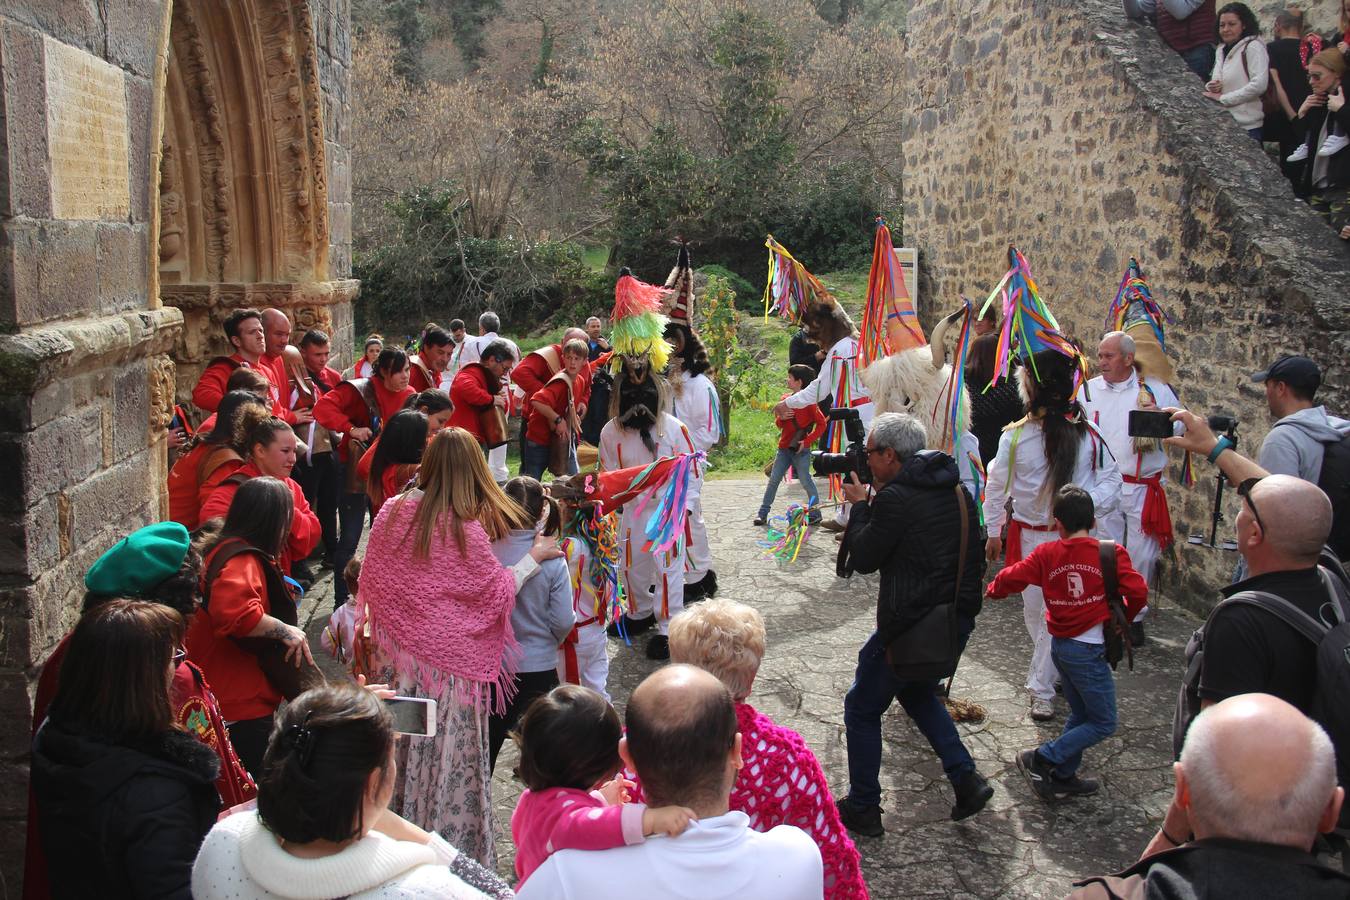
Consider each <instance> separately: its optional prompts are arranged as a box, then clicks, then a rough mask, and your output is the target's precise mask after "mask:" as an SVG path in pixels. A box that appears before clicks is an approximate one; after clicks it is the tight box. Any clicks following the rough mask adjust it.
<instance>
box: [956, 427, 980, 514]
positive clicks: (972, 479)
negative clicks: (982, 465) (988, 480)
mask: <svg viewBox="0 0 1350 900" xmlns="http://www.w3.org/2000/svg"><path fill="white" fill-rule="evenodd" d="M955 451H956V452H955V453H953V454H952V455H953V456H955V457H956V470H957V472H959V473H960V476H961V483H962V484H964V485H965V486H966V490H968V491H970V498H971V499H972V500H974V501H975V502H976V503H979V502H980V489H981V487H982V485H981V483H980V482H981V481H982V480H983V479H981V478H980V473H979V471H978V470H977V469H975V468H974V466H973V465H972V463H971V457H974V459H975V462H979V460H980V441H979V439H978V438H976V437H975V435H973V434H971V433H970V432H969V431H965V432H962V433H961V440H959V441H957V442H956V448H955Z"/></svg>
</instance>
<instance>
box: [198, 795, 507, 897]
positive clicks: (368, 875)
mask: <svg viewBox="0 0 1350 900" xmlns="http://www.w3.org/2000/svg"><path fill="white" fill-rule="evenodd" d="M458 855H459V851H457V850H456V849H455V848H454V847H451V846H450V845H449V844H447V843H446V842H445V841H444V840H442V839H441V838H440V837H439V836H436V835H433V836H432V838H431V843H429V844H414V843H411V842H409V841H396V840H394V839H393V838H391V837H388V836H386V835H383V834H380V833H378V832H374V831H372V832H370V833H369V834H367V835H366V836H365V837H363V838H362V839H361V840H359V841H357V842H356V843H355V844H352V845H351V846H350V847H348V848H347V849H345V850H343V851H342V852H341V853H339V854H337V855H336V856H328V857H324V858H323V859H300V858H299V857H296V856H292V855H291V854H289V853H287V852H286V851H285V850H283V849H282V847H281V845H280V844H279V843H278V842H277V839H276V837H274V836H273V834H272V833H271V832H270V831H268V830H267V828H266V827H265V826H264V825H263V824H262V822H261V821H260V820H259V819H258V814H257V812H256V811H252V812H241V813H236V814H235V815H232V816H230V817H229V818H227V819H224V820H222V821H220V822H217V823H216V825H215V827H214V828H212V829H211V832H210V834H208V835H207V836H206V840H205V841H204V842H203V843H202V849H201V851H200V852H199V853H198V854H197V861H196V863H195V864H193V866H192V896H193V897H194V898H195V900H275V898H282V897H286V898H294V900H329V898H335V897H350V898H351V900H393V898H401V900H414V898H428V900H429V898H453V900H483V898H486V897H487V896H488V895H487V894H484V893H482V892H480V891H479V890H477V889H476V888H473V887H470V886H469V885H468V884H465V883H464V882H463V881H461V880H460V879H459V878H458V877H456V876H455V874H454V873H453V872H452V871H451V868H450V867H451V866H452V864H453V863H454V862H455V859H456V857H457V856H458Z"/></svg>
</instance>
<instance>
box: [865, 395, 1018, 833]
mask: <svg viewBox="0 0 1350 900" xmlns="http://www.w3.org/2000/svg"><path fill="white" fill-rule="evenodd" d="M926 443H927V434H926V432H925V431H924V426H923V423H922V422H920V421H919V420H918V419H917V418H915V417H914V416H911V415H908V414H904V413H883V414H882V415H879V416H877V417H876V418H875V419H874V420H873V421H872V425H871V428H870V429H869V430H868V434H867V448H866V452H867V466H868V469H869V470H870V472H871V476H872V478H871V481H872V485H871V488H869V487H868V486H866V485H864V484H861V483H860V482H859V481H858V477H857V474H856V473H854V474H851V475H850V476H849V480H848V482H846V483H845V484H844V496H845V497H846V498H847V499H848V500H849V501H850V502H851V503H853V513H852V515H851V516H850V518H849V524H848V530H847V531H846V532H845V534H844V547H843V548H842V550H841V552H840V563H839V565H840V570H841V574H844V575H850V574H852V573H853V572H855V571H856V572H861V573H863V574H865V575H866V574H870V573H872V572H877V571H879V572H881V592H880V596H879V597H878V601H877V628H876V631H874V632H872V635H871V636H870V637H869V638H868V639H867V642H866V643H865V644H863V647H862V650H860V651H859V652H858V668H857V671H856V672H855V674H854V676H853V686H852V687H851V688H849V691H848V694H847V695H846V696H845V697H844V728H845V731H846V737H847V743H848V777H849V790H848V796H847V797H845V798H844V799H842V800H840V801H839V815H840V818H841V819H842V820H843V823H844V824H845V825H846V826H848V828H849V829H851V830H853V831H856V832H858V833H859V834H864V835H867V836H869V837H876V836H878V835H880V834H882V833H883V832H884V829H883V828H882V825H881V783H880V780H879V777H880V772H881V717H882V715H884V714H885V712H886V710H887V709H889V708H890V706H891V703H892V702H894V701H896V700H899V701H900V705H901V706H903V707H904V709H905V713H906V714H907V715H908V716H909V717H910V719H912V720H913V722H914V724H915V726H916V727H917V728H918V729H919V730H920V731H921V732H923V735H924V737H926V738H927V739H928V743H929V744H931V745H932V747H933V750H934V751H935V752H936V753H937V755H938V757H939V759H941V760H942V768H943V771H945V772H946V774H947V778H948V779H949V780H950V781H951V784H952V789H953V791H954V792H955V794H956V802H955V804H954V805H953V807H952V818H953V819H957V820H959V819H964V818H966V817H967V816H972V815H974V814H975V813H977V812H979V811H980V810H981V809H983V808H984V805H985V804H986V803H988V802H989V798H990V797H992V796H993V794H994V790H993V788H991V787H990V786H989V783H988V782H987V781H985V780H984V778H983V777H982V776H981V775H980V773H979V772H977V771H976V770H975V762H974V760H972V759H971V757H970V753H969V752H968V751H967V750H966V748H965V746H964V745H963V744H962V743H961V736H960V734H958V733H957V731H956V725H955V724H953V722H952V718H951V715H950V714H949V713H948V712H947V708H946V706H944V705H943V703H942V699H941V698H940V697H939V696H938V690H937V689H938V678H940V677H946V675H949V674H950V673H951V671H954V670H955V668H956V660H957V658H959V656H960V651H961V650H963V649H964V648H965V643H966V640H967V638H969V637H970V633H971V632H972V631H973V630H974V629H975V616H976V615H977V614H978V613H979V611H980V604H981V602H982V601H981V585H980V579H981V576H982V575H983V574H984V557H983V554H981V553H980V552H979V548H978V546H976V544H977V543H978V539H979V533H980V521H979V510H978V509H977V507H976V505H975V501H974V499H973V498H971V496H970V492H969V491H967V490H966V488H965V487H964V486H963V485H962V484H961V479H960V476H959V473H958V472H957V467H956V460H954V459H952V458H951V457H950V456H948V455H947V454H945V453H942V452H940V451H936V450H925V449H924V445H925V444H926ZM871 489H875V494H872V495H870V500H869V492H870V490H871ZM953 601H955V604H956V618H957V622H958V633H959V635H960V639H959V641H958V647H957V649H956V655H955V656H954V657H953V658H951V660H950V666H949V669H948V671H946V672H945V673H943V672H934V673H933V674H932V676H931V677H924V678H909V679H904V678H901V677H899V676H898V675H897V674H896V673H895V671H894V670H893V669H892V667H891V662H892V660H891V659H890V658H889V657H890V654H889V653H888V651H889V650H890V648H891V646H892V644H894V643H895V642H896V641H897V640H898V639H900V638H901V637H902V636H903V635H904V634H905V633H906V632H907V631H909V630H910V629H911V628H913V627H914V626H915V625H916V624H918V622H919V621H920V620H921V619H923V618H924V617H925V616H927V615H929V614H930V613H932V612H933V608H934V607H935V606H937V605H939V604H944V603H951V602H953ZM895 662H901V660H895Z"/></svg>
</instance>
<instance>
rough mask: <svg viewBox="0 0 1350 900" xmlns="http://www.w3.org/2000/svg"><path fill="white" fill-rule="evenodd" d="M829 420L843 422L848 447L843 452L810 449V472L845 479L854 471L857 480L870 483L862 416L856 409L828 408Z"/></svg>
mask: <svg viewBox="0 0 1350 900" xmlns="http://www.w3.org/2000/svg"><path fill="white" fill-rule="evenodd" d="M830 420H831V421H833V422H843V423H844V434H845V436H847V437H848V449H847V450H845V451H844V452H843V453H827V452H825V451H824V450H813V451H811V472H812V473H813V474H815V475H821V476H829V475H839V476H841V477H843V478H844V479H845V480H847V479H848V476H849V473H850V472H856V473H857V475H858V481H860V482H862V483H863V484H871V483H872V470H871V469H870V468H868V466H867V432H866V431H865V430H864V429H863V423H862V418H861V417H859V415H858V411H857V410H856V409H851V408H847V407H845V408H840V409H832V410H830Z"/></svg>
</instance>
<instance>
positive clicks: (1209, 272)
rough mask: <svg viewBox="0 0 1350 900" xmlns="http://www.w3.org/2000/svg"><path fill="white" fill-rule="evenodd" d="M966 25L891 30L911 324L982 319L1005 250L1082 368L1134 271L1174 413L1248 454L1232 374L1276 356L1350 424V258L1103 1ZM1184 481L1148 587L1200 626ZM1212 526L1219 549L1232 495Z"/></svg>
mask: <svg viewBox="0 0 1350 900" xmlns="http://www.w3.org/2000/svg"><path fill="white" fill-rule="evenodd" d="M971 5H972V4H970V3H969V2H962V3H956V2H949V0H919V2H916V3H915V4H914V5H913V7H912V9H911V11H910V15H909V35H908V50H909V52H908V59H909V64H908V66H907V69H906V71H905V74H904V77H905V78H906V83H907V90H908V96H909V103H908V105H909V107H910V109H911V110H912V114H911V117H910V118H909V120H908V123H907V125H906V127H905V129H904V133H903V140H902V144H903V153H904V178H905V242H906V243H907V244H909V245H911V246H916V247H918V248H919V252H920V290H921V295H922V296H921V311H922V313H923V315H924V317H925V319H926V321H930V322H931V321H932V317H933V315H934V314H935V312H936V311H937V310H938V309H946V308H950V307H952V306H954V305H955V303H956V302H957V298H958V295H959V294H962V293H964V294H966V295H968V296H971V297H978V298H980V299H981V300H983V298H984V297H985V296H986V293H987V292H988V291H989V290H991V289H992V288H993V286H994V285H995V284H997V282H998V280H999V278H1001V277H1002V275H1003V273H1004V271H1006V269H1007V248H1008V245H1009V243H1013V244H1015V245H1016V246H1017V247H1018V248H1019V249H1020V250H1021V251H1022V252H1023V254H1024V255H1025V256H1026V257H1027V259H1028V261H1029V263H1030V264H1031V267H1032V270H1033V272H1034V274H1035V277H1036V280H1037V281H1038V283H1039V285H1040V288H1041V291H1042V296H1043V297H1044V298H1045V299H1046V300H1047V302H1048V303H1049V304H1050V307H1051V309H1052V310H1053V311H1054V313H1055V315H1056V316H1057V317H1058V318H1059V321H1060V323H1061V325H1062V326H1063V327H1064V328H1065V329H1066V330H1067V331H1069V332H1070V333H1071V334H1073V335H1075V336H1077V337H1079V338H1081V339H1082V340H1083V341H1084V342H1085V344H1087V345H1088V346H1090V347H1091V346H1095V343H1096V340H1097V338H1098V337H1099V336H1100V334H1101V332H1102V330H1103V319H1104V317H1105V314H1106V309H1107V307H1108V305H1109V303H1110V301H1111V299H1112V298H1113V297H1114V295H1115V290H1116V286H1117V284H1118V283H1119V280H1120V277H1121V273H1122V271H1123V269H1124V267H1125V265H1126V263H1127V262H1128V260H1129V258H1130V257H1131V256H1135V257H1137V258H1138V259H1139V260H1140V262H1141V264H1142V265H1143V266H1144V268H1145V270H1146V272H1147V274H1148V277H1149V280H1150V283H1151V285H1152V287H1153V290H1154V293H1155V296H1157V297H1158V299H1159V300H1160V302H1161V303H1162V305H1163V306H1164V307H1165V308H1167V309H1168V310H1170V311H1171V313H1172V314H1173V315H1174V316H1175V317H1176V318H1177V323H1176V324H1175V325H1174V326H1172V327H1171V328H1170V329H1169V330H1168V344H1169V349H1171V350H1174V351H1175V355H1176V357H1177V363H1178V365H1177V376H1178V377H1177V381H1178V383H1177V385H1176V387H1177V388H1178V390H1179V392H1180V394H1181V396H1182V398H1183V401H1184V402H1185V403H1186V404H1187V405H1188V406H1190V407H1192V408H1194V409H1196V410H1200V411H1206V412H1220V411H1224V412H1230V413H1236V414H1237V415H1238V416H1239V417H1240V419H1241V420H1242V426H1241V431H1240V434H1241V438H1242V448H1243V449H1244V450H1246V451H1249V452H1254V451H1255V449H1256V448H1257V447H1258V446H1259V444H1260V441H1261V438H1262V437H1263V435H1264V433H1265V431H1266V430H1267V428H1268V426H1269V416H1268V413H1267V411H1266V408H1265V403H1264V395H1263V394H1262V392H1261V391H1260V390H1259V389H1258V388H1257V386H1255V385H1252V384H1251V383H1250V382H1249V380H1248V374H1249V373H1250V372H1252V371H1254V370H1257V369H1259V368H1263V367H1264V366H1265V364H1266V363H1267V362H1268V361H1269V360H1270V359H1271V358H1273V356H1274V355H1275V354H1276V353H1278V352H1280V351H1293V352H1300V353H1305V354H1307V355H1309V356H1312V357H1313V358H1315V359H1317V360H1319V361H1320V362H1321V363H1322V365H1323V367H1324V371H1325V382H1326V384H1327V388H1326V389H1325V391H1324V394H1325V399H1326V402H1327V403H1328V404H1329V405H1330V406H1331V407H1332V408H1333V409H1337V410H1341V411H1345V410H1347V409H1350V291H1348V290H1347V286H1350V248H1348V247H1347V246H1346V244H1345V243H1344V242H1342V241H1340V240H1338V239H1337V238H1336V237H1335V235H1334V234H1333V233H1332V231H1331V230H1330V229H1329V228H1328V227H1327V226H1326V225H1325V224H1324V223H1323V221H1322V220H1321V219H1319V218H1318V217H1317V216H1315V215H1314V214H1313V213H1312V212H1310V211H1309V210H1308V209H1307V208H1306V207H1304V206H1302V205H1300V204H1298V203H1296V202H1295V201H1294V198H1293V196H1292V194H1291V192H1290V190H1289V187H1288V184H1287V183H1286V182H1285V180H1284V179H1283V178H1282V177H1281V175H1280V174H1279V172H1278V170H1277V169H1276V168H1275V166H1274V164H1273V163H1272V162H1271V160H1270V159H1268V158H1267V157H1266V156H1265V155H1264V154H1263V153H1262V152H1261V150H1260V149H1259V148H1258V146H1257V145H1256V144H1255V143H1254V142H1253V141H1251V140H1250V139H1248V138H1247V137H1246V135H1245V134H1244V133H1243V132H1242V131H1241V130H1240V129H1239V128H1238V127H1237V126H1236V125H1235V124H1234V122H1233V121H1232V119H1231V117H1230V116H1229V115H1228V113H1227V112H1225V111H1223V110H1222V109H1220V108H1218V107H1216V106H1215V105H1213V104H1211V103H1209V102H1208V101H1206V100H1204V99H1203V98H1202V97H1201V96H1200V92H1199V85H1198V84H1197V79H1196V78H1195V76H1194V75H1192V74H1190V73H1189V72H1188V71H1187V70H1186V69H1185V68H1184V66H1183V65H1182V63H1181V61H1180V58H1179V57H1177V56H1176V55H1175V54H1173V53H1172V52H1170V51H1169V50H1168V49H1167V48H1166V47H1164V46H1163V45H1162V44H1161V43H1160V42H1159V40H1158V38H1157V35H1156V33H1155V32H1154V31H1153V30H1152V29H1151V28H1148V27H1146V26H1140V25H1135V24H1132V23H1128V22H1126V21H1124V20H1123V19H1122V17H1121V15H1120V7H1119V4H1118V3H1116V2H1113V0H1031V2H1027V0H977V2H975V3H974V4H973V5H974V9H973V10H972V9H971V8H970V7H971ZM972 22H973V23H977V24H976V25H975V26H974V27H973V28H972V27H971V25H970V23H972ZM978 23H990V24H988V25H987V26H984V27H981V26H980V25H979V24H978ZM934 60H940V61H941V62H940V63H939V64H934V62H933V61H934ZM1197 472H1198V474H1199V476H1200V483H1199V484H1198V485H1197V486H1196V488H1195V489H1193V490H1183V489H1181V488H1180V487H1178V486H1177V485H1176V484H1175V475H1176V467H1175V466H1174V467H1173V471H1172V476H1173V480H1174V483H1173V485H1172V486H1171V487H1170V488H1169V497H1170V499H1171V502H1172V510H1173V516H1174V520H1175V524H1176V528H1177V532H1178V534H1179V535H1181V536H1182V542H1181V544H1180V545H1179V546H1178V548H1177V549H1176V550H1174V551H1172V552H1171V553H1169V554H1167V555H1165V556H1164V561H1163V564H1162V570H1161V572H1162V574H1161V578H1160V586H1161V588H1162V590H1163V591H1164V592H1165V594H1166V595H1167V596H1168V597H1170V598H1171V599H1173V600H1175V601H1177V602H1180V603H1183V604H1185V605H1187V606H1190V607H1192V608H1197V609H1199V608H1203V607H1205V606H1207V605H1208V604H1209V603H1211V602H1212V599H1213V597H1214V588H1215V586H1216V585H1218V584H1221V583H1224V582H1226V581H1227V580H1228V576H1229V575H1230V574H1231V571H1232V568H1233V566H1234V564H1235V562H1236V559H1235V558H1234V555H1233V554H1231V553H1229V554H1225V553H1221V552H1219V551H1213V550H1209V549H1203V548H1197V547H1193V546H1188V545H1187V544H1186V543H1185V535H1187V534H1189V533H1191V532H1193V531H1201V530H1204V531H1208V525H1209V511H1210V502H1211V498H1212V496H1213V495H1212V492H1213V479H1212V477H1210V476H1211V475H1212V473H1213V470H1212V468H1211V467H1210V466H1209V465H1208V464H1207V463H1206V462H1205V461H1204V460H1199V461H1198V465H1197ZM1226 514H1227V516H1228V521H1227V522H1226V523H1225V525H1224V526H1223V529H1222V530H1223V531H1227V532H1229V533H1231V522H1232V517H1233V516H1234V515H1235V514H1236V506H1235V505H1234V504H1233V503H1232V502H1231V492H1230V502H1229V504H1228V506H1227V509H1226Z"/></svg>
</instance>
